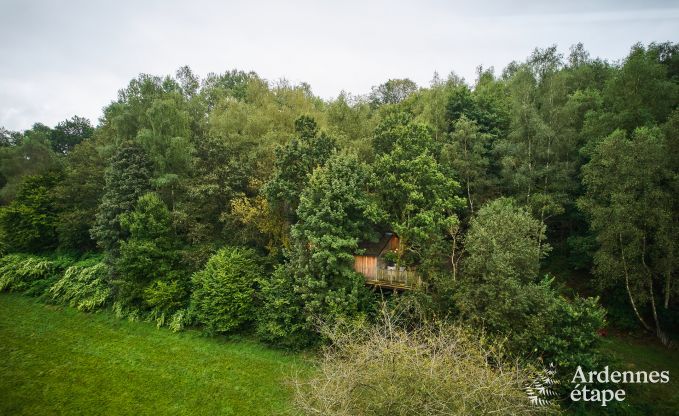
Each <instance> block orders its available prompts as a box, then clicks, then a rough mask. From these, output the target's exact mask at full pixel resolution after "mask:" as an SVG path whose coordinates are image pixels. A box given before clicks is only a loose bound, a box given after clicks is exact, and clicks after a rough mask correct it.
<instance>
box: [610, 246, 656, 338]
mask: <svg viewBox="0 0 679 416" xmlns="http://www.w3.org/2000/svg"><path fill="white" fill-rule="evenodd" d="M618 238H619V241H620V256H621V257H622V269H623V271H624V272H625V289H627V295H628V296H629V301H630V303H631V304H632V309H634V314H635V315H636V316H637V318H638V319H639V322H641V325H643V326H644V328H646V330H647V331H651V332H652V331H653V329H652V328H651V327H650V326H649V325H648V324H647V323H646V321H644V318H642V317H641V314H640V313H639V310H638V309H637V304H636V303H634V297H632V291H631V290H630V287H629V272H628V270H627V260H626V259H625V251H624V250H623V247H622V234H618Z"/></svg>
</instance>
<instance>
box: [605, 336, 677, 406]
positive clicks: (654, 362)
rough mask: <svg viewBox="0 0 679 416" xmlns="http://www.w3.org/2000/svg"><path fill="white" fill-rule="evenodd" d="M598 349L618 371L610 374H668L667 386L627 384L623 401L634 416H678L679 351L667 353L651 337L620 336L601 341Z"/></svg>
mask: <svg viewBox="0 0 679 416" xmlns="http://www.w3.org/2000/svg"><path fill="white" fill-rule="evenodd" d="M602 349H603V350H604V351H606V352H608V353H610V354H611V355H612V356H613V357H614V358H615V359H616V360H617V361H618V362H619V364H618V365H620V366H621V367H622V368H619V367H616V368H611V370H620V369H622V370H634V371H639V370H646V371H666V370H669V372H670V382H669V383H667V384H662V383H661V384H640V385H633V384H627V385H625V386H624V388H625V390H626V392H627V399H626V400H627V401H628V402H629V403H631V404H633V405H634V407H635V410H637V413H638V414H647V415H668V416H669V415H679V350H677V349H676V348H674V349H671V350H670V349H667V348H665V347H663V346H661V345H659V344H658V342H657V340H655V339H654V338H652V337H644V338H637V337H631V336H629V335H627V336H624V337H623V336H622V335H621V334H616V335H612V336H610V337H606V338H605V339H604V342H603V345H602Z"/></svg>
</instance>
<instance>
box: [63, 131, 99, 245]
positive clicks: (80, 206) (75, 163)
mask: <svg viewBox="0 0 679 416" xmlns="http://www.w3.org/2000/svg"><path fill="white" fill-rule="evenodd" d="M100 152H101V150H100V149H99V148H98V147H97V146H96V145H95V144H94V143H93V142H92V141H91V140H87V141H84V142H81V143H79V144H77V145H75V146H74V147H73V149H71V150H70V151H69V153H68V154H67V155H66V157H65V162H66V166H65V168H64V178H63V180H62V181H61V182H60V183H59V184H58V185H57V188H56V191H55V192H56V195H57V202H58V205H59V219H58V225H57V232H58V235H59V246H60V247H61V248H65V249H70V250H79V251H88V250H94V249H95V248H96V241H94V239H93V238H92V235H91V234H90V229H92V227H93V226H94V224H95V218H96V214H97V207H98V205H99V201H100V200H101V197H102V195H103V193H104V187H105V185H106V183H105V180H104V170H105V168H106V159H105V158H104V157H103V156H102V154H101V153H100Z"/></svg>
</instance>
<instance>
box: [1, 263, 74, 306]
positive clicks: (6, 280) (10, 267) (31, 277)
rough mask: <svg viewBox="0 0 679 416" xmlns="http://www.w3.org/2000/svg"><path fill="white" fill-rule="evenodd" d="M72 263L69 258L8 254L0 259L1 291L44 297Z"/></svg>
mask: <svg viewBox="0 0 679 416" xmlns="http://www.w3.org/2000/svg"><path fill="white" fill-rule="evenodd" d="M72 261H73V260H72V259H70V258H68V257H55V258H49V257H40V256H34V255H30V254H8V255H6V256H4V257H2V258H0V291H11V292H23V293H25V294H28V295H31V296H42V295H44V294H45V293H46V292H47V291H48V290H49V289H50V287H51V286H52V284H54V283H55V282H56V280H57V279H58V278H59V277H60V276H61V273H62V272H63V271H64V269H65V268H67V267H68V266H69V265H70V264H71V263H72Z"/></svg>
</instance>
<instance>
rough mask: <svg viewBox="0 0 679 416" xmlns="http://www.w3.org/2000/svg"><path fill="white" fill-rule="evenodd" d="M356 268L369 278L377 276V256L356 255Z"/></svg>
mask: <svg viewBox="0 0 679 416" xmlns="http://www.w3.org/2000/svg"><path fill="white" fill-rule="evenodd" d="M354 270H356V271H357V272H359V273H361V274H362V275H364V276H365V277H367V278H369V279H373V280H374V279H376V278H377V257H372V256H354Z"/></svg>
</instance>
